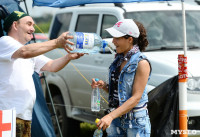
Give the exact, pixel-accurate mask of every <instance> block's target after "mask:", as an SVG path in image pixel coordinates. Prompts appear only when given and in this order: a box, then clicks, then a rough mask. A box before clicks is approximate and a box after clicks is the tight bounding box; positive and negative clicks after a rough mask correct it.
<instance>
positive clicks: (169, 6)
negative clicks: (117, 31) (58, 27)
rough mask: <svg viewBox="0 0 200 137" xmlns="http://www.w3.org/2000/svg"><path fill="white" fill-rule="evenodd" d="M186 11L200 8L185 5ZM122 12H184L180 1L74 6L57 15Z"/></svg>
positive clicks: (199, 8) (194, 5) (193, 5)
mask: <svg viewBox="0 0 200 137" xmlns="http://www.w3.org/2000/svg"><path fill="white" fill-rule="evenodd" d="M184 5H185V6H184V7H185V10H200V6H198V5H196V4H190V3H187V2H185V3H184ZM116 10H118V11H121V12H124V10H125V11H126V12H135V11H136V12H137V11H166V10H169V11H170V10H182V4H181V2H180V1H173V2H166V1H164V2H133V3H123V7H122V8H121V7H117V6H114V4H112V3H109V4H108V3H100V4H86V5H84V6H74V7H67V8H63V9H62V10H59V11H57V13H63V12H70V11H71V12H72V11H73V12H75V11H83V12H84V11H91V13H92V12H100V11H104V12H107V11H111V12H114V11H116Z"/></svg>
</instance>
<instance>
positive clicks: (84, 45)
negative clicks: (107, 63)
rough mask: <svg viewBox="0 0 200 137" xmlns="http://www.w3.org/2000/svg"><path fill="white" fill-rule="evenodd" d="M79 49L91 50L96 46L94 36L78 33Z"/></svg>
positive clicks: (77, 46)
mask: <svg viewBox="0 0 200 137" xmlns="http://www.w3.org/2000/svg"><path fill="white" fill-rule="evenodd" d="M76 35H77V45H76V48H78V49H90V48H92V47H93V46H94V34H91V33H82V32H76Z"/></svg>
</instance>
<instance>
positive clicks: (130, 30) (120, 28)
mask: <svg viewBox="0 0 200 137" xmlns="http://www.w3.org/2000/svg"><path fill="white" fill-rule="evenodd" d="M105 30H106V31H108V33H110V35H112V36H113V37H116V38H118V37H122V36H125V35H130V36H132V37H134V38H138V37H139V35H140V32H139V29H138V26H137V25H136V24H135V22H134V21H133V20H132V19H122V20H120V21H118V22H117V23H116V24H115V25H114V26H113V27H111V28H107V29H105Z"/></svg>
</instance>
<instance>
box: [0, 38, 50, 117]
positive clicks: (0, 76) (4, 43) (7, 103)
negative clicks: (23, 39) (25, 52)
mask: <svg viewBox="0 0 200 137" xmlns="http://www.w3.org/2000/svg"><path fill="white" fill-rule="evenodd" d="M22 46H24V45H22V44H21V43H19V42H18V41H16V40H14V39H13V38H12V37H10V36H3V37H1V38H0V110H6V109H12V108H15V109H16V113H17V117H18V118H21V119H24V120H31V119H32V109H33V105H34V103H35V99H36V92H35V85H34V82H33V78H32V75H33V73H34V71H36V72H38V73H39V71H40V69H41V68H42V67H43V66H44V65H45V64H46V63H47V62H48V61H49V60H50V59H49V58H47V57H45V56H43V55H40V56H37V57H34V58H30V59H22V58H18V59H12V58H11V57H12V55H13V53H14V52H15V51H17V50H18V49H19V48H20V47H22Z"/></svg>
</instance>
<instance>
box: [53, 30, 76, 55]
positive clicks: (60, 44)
mask: <svg viewBox="0 0 200 137" xmlns="http://www.w3.org/2000/svg"><path fill="white" fill-rule="evenodd" d="M68 39H73V36H70V35H69V32H64V33H62V34H61V35H60V36H59V37H58V38H57V39H55V43H56V47H57V48H64V49H65V50H66V51H67V52H68V53H70V51H71V50H72V48H70V47H69V46H68V45H67V44H70V45H74V43H73V42H70V41H69V40H68Z"/></svg>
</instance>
